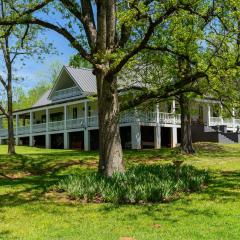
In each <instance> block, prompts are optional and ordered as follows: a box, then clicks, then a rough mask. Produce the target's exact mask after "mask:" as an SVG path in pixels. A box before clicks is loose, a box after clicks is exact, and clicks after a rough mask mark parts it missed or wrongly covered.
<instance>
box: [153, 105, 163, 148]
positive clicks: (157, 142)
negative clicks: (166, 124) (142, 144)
mask: <svg viewBox="0 0 240 240" xmlns="http://www.w3.org/2000/svg"><path fill="white" fill-rule="evenodd" d="M156 114H157V118H156V121H157V122H156V127H154V148H155V149H160V148H161V127H160V118H159V117H160V116H159V104H157V105H156Z"/></svg>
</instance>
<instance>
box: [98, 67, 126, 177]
mask: <svg viewBox="0 0 240 240" xmlns="http://www.w3.org/2000/svg"><path fill="white" fill-rule="evenodd" d="M95 74H96V78H97V88H98V116H99V138H100V139H99V143H100V146H99V148H100V149H99V150H100V156H99V157H100V159H99V166H98V170H99V172H100V173H101V174H104V175H106V176H108V177H111V176H112V175H113V174H114V173H115V172H124V164H123V154H122V145H121V139H120V131H119V102H118V93H117V79H116V76H112V77H111V79H109V78H108V79H106V74H105V73H104V71H101V70H99V69H98V70H96V71H95Z"/></svg>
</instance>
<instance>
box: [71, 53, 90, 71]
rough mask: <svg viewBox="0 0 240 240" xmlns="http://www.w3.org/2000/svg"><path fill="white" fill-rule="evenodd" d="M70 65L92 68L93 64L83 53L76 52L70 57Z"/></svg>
mask: <svg viewBox="0 0 240 240" xmlns="http://www.w3.org/2000/svg"><path fill="white" fill-rule="evenodd" d="M69 66H71V67H75V68H89V69H92V67H93V65H92V64H90V63H89V62H88V61H87V60H85V59H84V58H83V57H81V55H79V54H76V55H74V56H72V57H70V60H69Z"/></svg>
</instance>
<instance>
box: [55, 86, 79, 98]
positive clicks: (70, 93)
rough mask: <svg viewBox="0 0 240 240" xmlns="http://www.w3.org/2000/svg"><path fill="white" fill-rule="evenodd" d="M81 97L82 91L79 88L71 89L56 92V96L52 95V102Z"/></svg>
mask: <svg viewBox="0 0 240 240" xmlns="http://www.w3.org/2000/svg"><path fill="white" fill-rule="evenodd" d="M80 95H81V91H80V89H79V88H78V87H71V88H66V89H63V90H58V91H55V92H54V94H53V95H52V100H53V101H57V100H61V99H66V98H72V97H76V96H80Z"/></svg>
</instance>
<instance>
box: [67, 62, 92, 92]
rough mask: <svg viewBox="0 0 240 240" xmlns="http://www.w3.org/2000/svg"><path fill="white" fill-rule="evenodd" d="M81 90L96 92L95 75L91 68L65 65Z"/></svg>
mask: <svg viewBox="0 0 240 240" xmlns="http://www.w3.org/2000/svg"><path fill="white" fill-rule="evenodd" d="M65 68H66V69H67V71H68V72H69V74H70V75H71V76H72V78H73V79H74V80H75V81H76V83H77V84H78V85H79V87H80V88H81V89H82V91H83V92H92V93H96V92H97V84H96V77H95V75H93V73H92V69H88V68H73V67H68V66H66V67H65Z"/></svg>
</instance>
